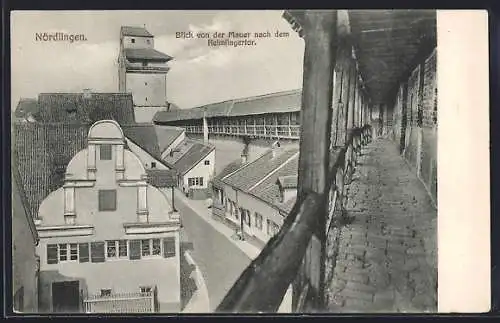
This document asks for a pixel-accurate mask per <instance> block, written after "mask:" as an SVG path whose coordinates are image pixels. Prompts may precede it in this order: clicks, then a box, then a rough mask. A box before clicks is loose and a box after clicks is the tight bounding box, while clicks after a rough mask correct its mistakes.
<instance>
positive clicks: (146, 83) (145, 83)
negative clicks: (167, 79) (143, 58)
mask: <svg viewBox="0 0 500 323" xmlns="http://www.w3.org/2000/svg"><path fill="white" fill-rule="evenodd" d="M142 64H143V65H144V66H146V65H147V63H142ZM144 85H146V86H147V85H148V82H144Z"/></svg>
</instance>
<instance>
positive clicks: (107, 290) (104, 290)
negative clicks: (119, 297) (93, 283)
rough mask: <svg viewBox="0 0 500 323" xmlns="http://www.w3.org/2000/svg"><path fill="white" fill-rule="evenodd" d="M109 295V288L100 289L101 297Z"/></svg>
mask: <svg viewBox="0 0 500 323" xmlns="http://www.w3.org/2000/svg"><path fill="white" fill-rule="evenodd" d="M106 296H111V289H108V288H107V289H101V297H106Z"/></svg>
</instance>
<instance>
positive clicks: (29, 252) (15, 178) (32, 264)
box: [12, 160, 39, 313]
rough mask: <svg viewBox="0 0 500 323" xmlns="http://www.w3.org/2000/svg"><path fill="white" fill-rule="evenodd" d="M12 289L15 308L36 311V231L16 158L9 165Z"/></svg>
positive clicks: (37, 270)
mask: <svg viewBox="0 0 500 323" xmlns="http://www.w3.org/2000/svg"><path fill="white" fill-rule="evenodd" d="M12 166H13V167H12V276H13V280H12V284H13V286H12V288H13V290H12V292H13V306H14V311H15V312H21V313H36V312H38V274H39V258H38V256H37V255H36V252H35V251H36V246H37V245H38V241H39V238H38V233H37V230H36V227H35V223H34V221H33V217H32V215H31V212H30V210H29V207H27V206H28V203H27V201H26V195H25V191H24V189H23V185H22V183H21V176H20V174H19V171H18V168H17V165H16V161H15V160H13V165H12Z"/></svg>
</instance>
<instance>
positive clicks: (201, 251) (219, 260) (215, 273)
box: [175, 191, 258, 312]
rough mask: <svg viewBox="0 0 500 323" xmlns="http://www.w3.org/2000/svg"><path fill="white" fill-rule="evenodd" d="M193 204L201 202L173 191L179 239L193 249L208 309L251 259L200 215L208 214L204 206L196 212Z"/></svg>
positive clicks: (224, 292)
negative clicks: (203, 283)
mask: <svg viewBox="0 0 500 323" xmlns="http://www.w3.org/2000/svg"><path fill="white" fill-rule="evenodd" d="M188 203H189V205H188ZM194 205H196V206H197V210H200V209H201V207H200V206H201V205H202V203H201V201H191V200H188V199H187V198H185V197H184V196H183V195H182V193H180V192H179V191H176V194H175V207H176V208H177V210H178V211H179V213H180V216H181V221H182V225H183V230H182V231H183V234H184V235H187V237H183V239H182V240H184V241H186V240H188V241H189V242H191V243H192V247H193V249H192V250H191V251H190V254H191V255H192V257H193V259H194V261H195V262H196V264H197V266H198V267H199V269H200V271H201V273H202V275H203V278H204V280H205V284H206V286H207V290H208V294H209V301H210V304H209V308H210V311H211V312H212V311H214V310H215V308H216V307H217V305H219V303H220V302H221V301H222V299H223V297H224V296H225V295H226V293H227V292H228V291H229V289H230V288H231V287H232V285H233V284H234V282H235V281H236V280H237V279H238V277H239V276H240V274H241V273H242V272H243V270H244V269H245V268H246V267H247V266H248V265H249V264H250V261H251V259H250V256H249V255H247V254H246V253H245V252H243V251H242V250H241V249H240V248H238V246H237V245H235V243H234V242H233V241H231V240H230V239H231V238H228V237H227V235H225V234H223V233H221V232H220V230H217V229H216V228H215V227H214V226H213V225H212V224H211V223H210V221H207V220H206V219H204V218H202V217H209V216H210V213H211V210H210V209H204V210H203V211H204V212H203V213H202V212H201V211H200V212H196V211H195V210H193V208H194V207H192V206H194ZM190 206H191V207H190ZM212 221H214V220H212ZM221 225H223V224H221ZM257 251H258V250H256V252H255V254H257Z"/></svg>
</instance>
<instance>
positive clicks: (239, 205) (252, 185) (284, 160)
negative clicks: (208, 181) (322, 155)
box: [212, 143, 299, 246]
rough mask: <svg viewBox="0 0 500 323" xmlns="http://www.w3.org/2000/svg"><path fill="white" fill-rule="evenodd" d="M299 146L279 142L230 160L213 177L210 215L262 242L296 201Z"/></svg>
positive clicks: (275, 230) (262, 243) (259, 242)
mask: <svg viewBox="0 0 500 323" xmlns="http://www.w3.org/2000/svg"><path fill="white" fill-rule="evenodd" d="M298 156H299V150H298V148H289V147H287V148H282V147H279V143H274V144H273V147H272V148H271V149H270V150H269V151H268V152H266V153H265V154H264V155H262V156H261V157H259V158H258V159H256V160H254V161H252V162H247V161H246V158H245V156H243V157H242V160H241V161H235V162H233V163H231V164H230V165H229V166H228V167H226V169H225V170H223V171H222V172H221V173H220V174H218V175H217V176H216V177H215V179H214V185H213V187H214V197H213V207H212V212H213V216H214V217H215V218H216V219H219V220H221V221H223V222H224V223H226V224H227V225H229V226H230V227H233V228H235V230H238V231H240V232H241V231H243V232H244V236H245V237H247V238H249V239H250V240H251V241H252V242H255V243H256V244H257V245H259V246H263V245H264V244H265V243H267V241H268V240H269V238H271V237H272V236H274V235H275V234H276V233H277V232H278V231H279V228H280V227H281V225H282V224H283V220H284V218H285V217H286V216H287V215H288V214H289V212H290V211H291V209H292V207H293V206H294V204H295V199H296V195H297V179H296V178H297V173H298Z"/></svg>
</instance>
